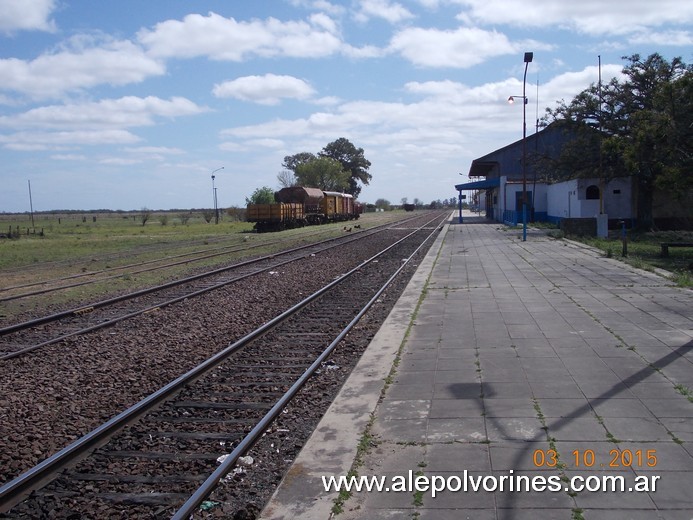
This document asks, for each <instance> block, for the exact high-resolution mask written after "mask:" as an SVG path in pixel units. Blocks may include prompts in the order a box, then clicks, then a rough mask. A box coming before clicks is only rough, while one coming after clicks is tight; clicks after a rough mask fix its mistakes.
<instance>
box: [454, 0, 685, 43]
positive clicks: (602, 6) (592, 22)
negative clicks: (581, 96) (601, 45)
mask: <svg viewBox="0 0 693 520" xmlns="http://www.w3.org/2000/svg"><path fill="white" fill-rule="evenodd" d="M459 3H460V4H462V5H464V6H466V7H468V8H469V11H468V12H465V13H464V14H463V16H465V15H466V16H468V17H469V18H470V19H472V20H476V21H478V22H482V23H486V24H493V25H499V24H508V25H514V26H522V27H563V28H567V29H577V30H578V31H580V32H582V33H586V34H591V35H604V34H613V35H623V34H630V33H632V32H638V31H640V30H642V29H643V28H645V27H658V26H661V25H662V24H665V23H673V24H681V25H690V23H691V22H693V3H692V2H685V1H683V2H682V1H681V0H658V1H657V2H656V4H653V2H652V0H629V2H628V4H627V5H624V4H623V3H622V2H613V1H612V2H604V1H603V0H581V1H579V2H566V1H565V0H542V1H541V2H526V1H525V0H460V2H459Z"/></svg>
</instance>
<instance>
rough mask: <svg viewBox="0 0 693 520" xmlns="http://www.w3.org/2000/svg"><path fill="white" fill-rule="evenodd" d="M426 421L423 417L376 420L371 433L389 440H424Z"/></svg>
mask: <svg viewBox="0 0 693 520" xmlns="http://www.w3.org/2000/svg"><path fill="white" fill-rule="evenodd" d="M427 428H428V421H426V420H424V419H400V420H396V421H380V420H377V421H375V423H374V424H373V429H372V431H373V434H374V435H377V436H379V437H381V438H382V439H385V440H388V441H391V442H424V441H425V440H426V430H427Z"/></svg>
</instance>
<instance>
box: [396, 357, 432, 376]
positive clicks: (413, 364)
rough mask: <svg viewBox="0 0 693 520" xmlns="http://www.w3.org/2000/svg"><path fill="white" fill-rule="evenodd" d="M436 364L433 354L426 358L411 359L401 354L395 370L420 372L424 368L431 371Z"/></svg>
mask: <svg viewBox="0 0 693 520" xmlns="http://www.w3.org/2000/svg"><path fill="white" fill-rule="evenodd" d="M437 364H438V362H437V360H436V358H435V357H433V356H431V357H430V358H428V359H412V358H407V357H406V356H403V357H402V360H401V361H400V363H399V366H398V367H397V372H410V371H413V372H421V371H424V370H429V371H433V370H435V369H436V365H437Z"/></svg>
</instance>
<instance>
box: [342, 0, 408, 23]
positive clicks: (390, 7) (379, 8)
mask: <svg viewBox="0 0 693 520" xmlns="http://www.w3.org/2000/svg"><path fill="white" fill-rule="evenodd" d="M355 18H356V20H358V21H361V22H366V21H368V20H369V19H371V18H382V19H383V20H386V21H387V22H389V23H392V24H396V23H400V22H403V21H406V20H410V19H412V18H414V15H413V14H412V13H411V11H409V10H408V9H407V8H406V7H404V6H403V5H402V4H399V3H397V2H391V1H390V0H361V1H360V6H359V10H358V12H357V13H356V15H355Z"/></svg>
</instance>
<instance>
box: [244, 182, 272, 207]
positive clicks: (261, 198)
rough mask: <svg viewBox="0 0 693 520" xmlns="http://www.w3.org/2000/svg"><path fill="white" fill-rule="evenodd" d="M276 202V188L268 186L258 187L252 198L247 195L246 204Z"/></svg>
mask: <svg viewBox="0 0 693 520" xmlns="http://www.w3.org/2000/svg"><path fill="white" fill-rule="evenodd" d="M273 202H274V190H273V189H272V188H270V187H268V186H263V187H262V188H256V189H255V191H254V192H253V194H252V195H251V196H250V198H248V197H246V199H245V203H246V204H272V203H273Z"/></svg>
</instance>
